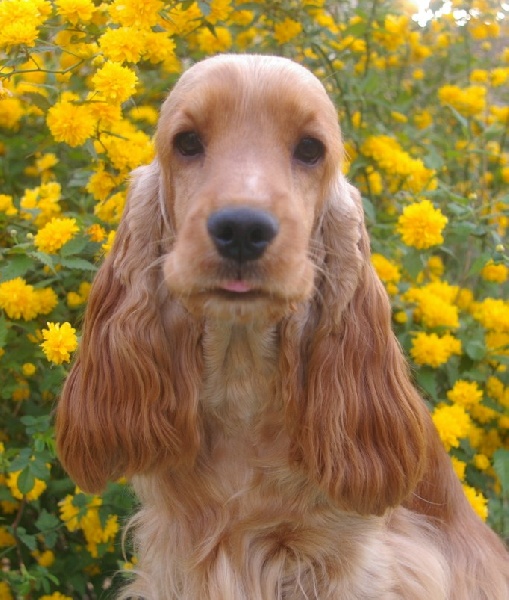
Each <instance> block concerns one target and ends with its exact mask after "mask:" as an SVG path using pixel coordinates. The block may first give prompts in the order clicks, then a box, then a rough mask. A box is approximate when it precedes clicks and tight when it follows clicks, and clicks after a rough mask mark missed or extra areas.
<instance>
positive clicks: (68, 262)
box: [60, 258, 97, 271]
mask: <svg viewBox="0 0 509 600" xmlns="http://www.w3.org/2000/svg"><path fill="white" fill-rule="evenodd" d="M60 264H61V265H62V266H63V267H66V268H67V269H76V270H78V271H97V266H96V265H93V264H92V263H91V262H88V260H85V259H84V258H63V259H62V260H61V261H60Z"/></svg>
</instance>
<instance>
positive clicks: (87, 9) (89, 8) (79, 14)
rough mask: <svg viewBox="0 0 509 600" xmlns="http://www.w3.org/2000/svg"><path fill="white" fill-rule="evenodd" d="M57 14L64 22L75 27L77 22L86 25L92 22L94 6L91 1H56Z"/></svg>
mask: <svg viewBox="0 0 509 600" xmlns="http://www.w3.org/2000/svg"><path fill="white" fill-rule="evenodd" d="M55 5H56V7H57V13H58V14H59V15H60V16H61V17H63V18H64V20H66V21H68V22H69V23H71V25H77V24H78V23H79V22H82V23H88V21H91V20H92V17H93V15H94V11H95V6H94V3H93V2H92V1H91V0H56V2H55Z"/></svg>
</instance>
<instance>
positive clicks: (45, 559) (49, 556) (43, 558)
mask: <svg viewBox="0 0 509 600" xmlns="http://www.w3.org/2000/svg"><path fill="white" fill-rule="evenodd" d="M32 556H33V557H34V558H35V560H36V561H37V562H38V563H39V564H40V565H41V567H51V565H52V564H53V563H54V562H55V554H54V553H53V552H52V551H51V550H44V551H43V552H39V551H38V550H34V552H32Z"/></svg>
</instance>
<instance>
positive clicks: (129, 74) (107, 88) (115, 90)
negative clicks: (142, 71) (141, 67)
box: [92, 60, 138, 104]
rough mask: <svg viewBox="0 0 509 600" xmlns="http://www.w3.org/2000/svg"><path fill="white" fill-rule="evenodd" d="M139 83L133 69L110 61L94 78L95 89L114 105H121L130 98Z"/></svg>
mask: <svg viewBox="0 0 509 600" xmlns="http://www.w3.org/2000/svg"><path fill="white" fill-rule="evenodd" d="M137 83H138V78H137V77H136V74H135V72H134V71H133V70H132V69H129V68H128V67H123V66H122V65H121V64H119V63H118V62H112V61H110V60H108V61H106V62H105V63H104V65H103V66H102V67H101V68H100V69H99V70H98V71H97V72H96V74H95V75H94V76H93V77H92V86H93V89H94V90H95V91H96V92H98V93H99V94H101V95H102V96H103V97H104V98H105V100H106V101H107V102H111V103H112V104H121V103H122V102H125V101H126V100H127V99H128V98H130V97H131V96H132V95H133V94H134V91H135V88H136V84H137Z"/></svg>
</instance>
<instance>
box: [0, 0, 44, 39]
mask: <svg viewBox="0 0 509 600" xmlns="http://www.w3.org/2000/svg"><path fill="white" fill-rule="evenodd" d="M51 10H52V7H51V4H50V3H49V2H47V1H46V0H2V2H0V48H7V49H9V48H10V47H11V46H19V45H23V46H28V47H32V46H35V41H36V39H37V36H38V34H39V27H41V25H43V23H44V22H45V21H46V19H47V18H48V17H49V16H50V14H51Z"/></svg>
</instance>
